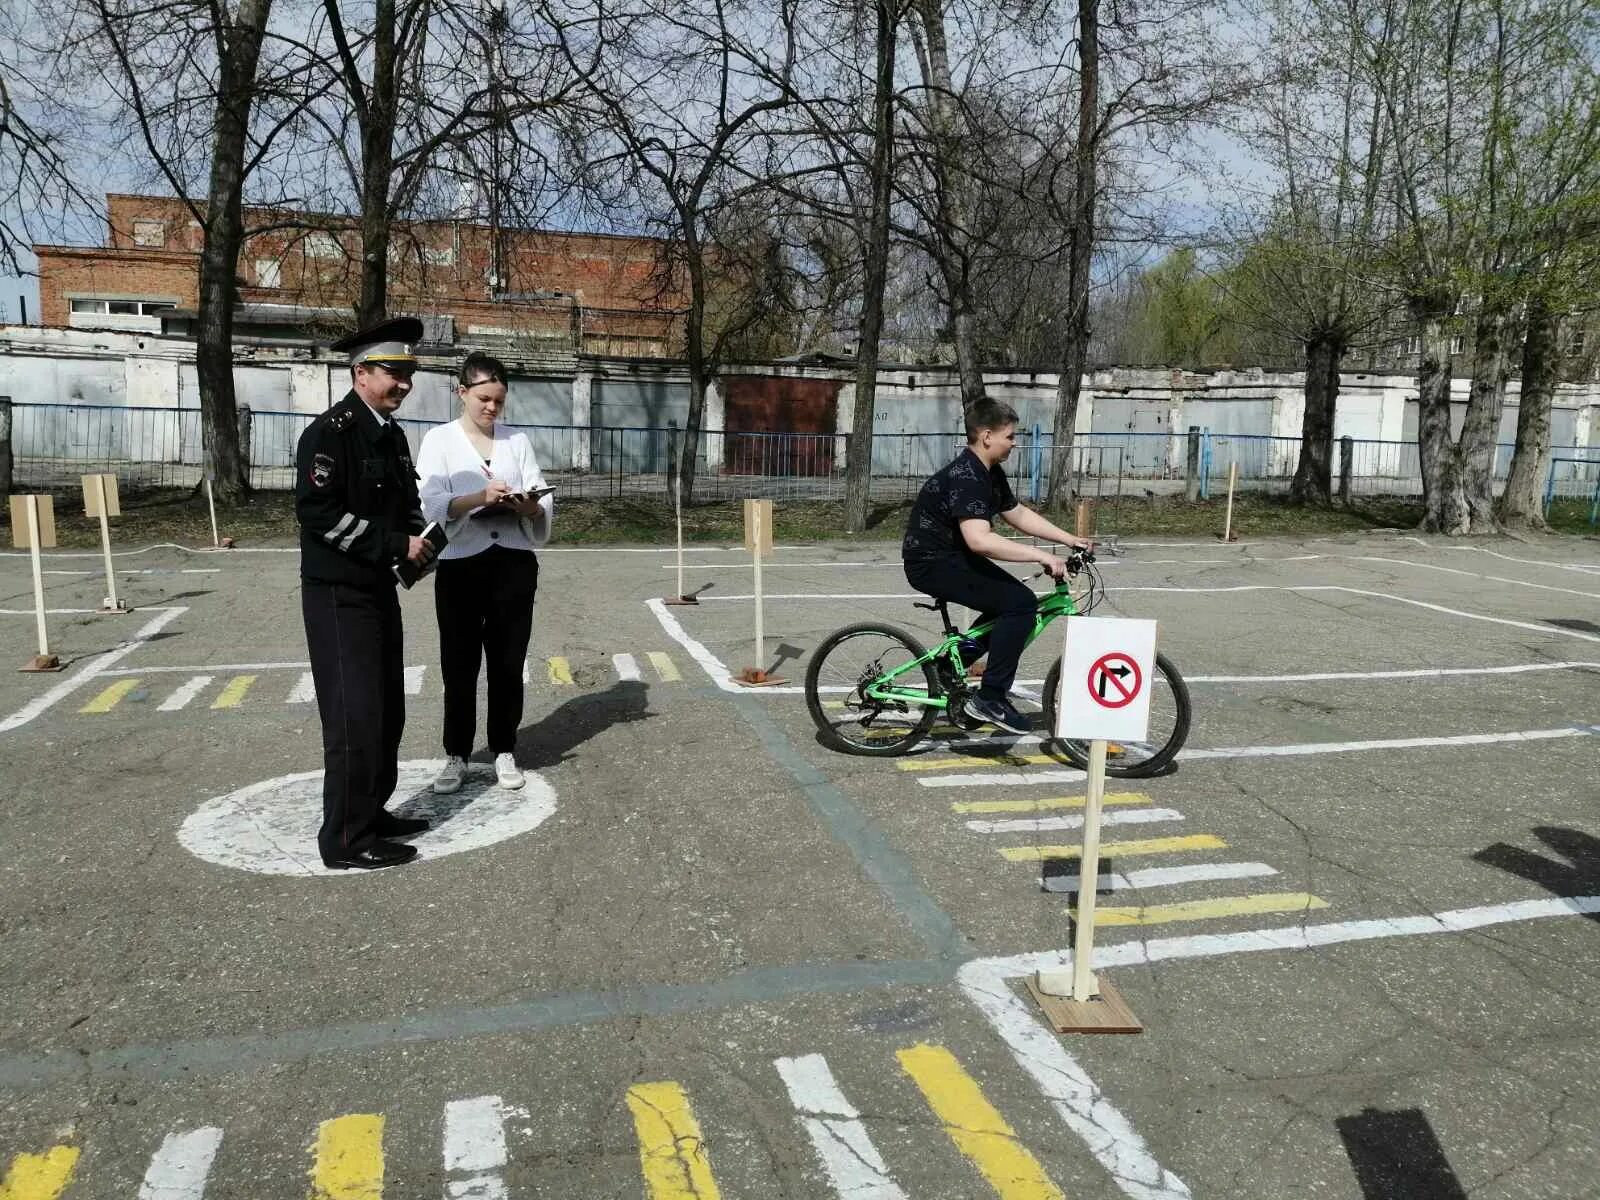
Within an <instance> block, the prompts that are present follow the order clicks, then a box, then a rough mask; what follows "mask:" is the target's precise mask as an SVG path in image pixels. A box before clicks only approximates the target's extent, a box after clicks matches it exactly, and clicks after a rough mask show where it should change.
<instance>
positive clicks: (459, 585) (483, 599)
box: [433, 546, 539, 758]
mask: <svg viewBox="0 0 1600 1200" xmlns="http://www.w3.org/2000/svg"><path fill="white" fill-rule="evenodd" d="M538 588H539V559H538V557H537V556H536V555H535V554H534V553H533V552H532V551H531V550H507V549H505V548H504V547H501V546H491V547H489V549H487V550H485V551H484V552H483V553H481V554H474V555H472V556H471V557H470V558H444V559H440V560H439V570H438V574H437V575H436V576H435V578H434V584H433V604H434V611H435V613H436V614H437V615H438V618H439V658H440V660H441V662H440V670H441V672H442V673H443V675H444V752H445V753H446V754H450V755H455V756H457V757H459V758H470V757H471V756H472V747H473V743H474V739H476V737H477V735H478V664H479V662H480V661H486V662H487V664H488V671H487V674H488V676H489V751H490V753H492V754H509V753H511V751H512V750H514V749H515V748H516V745H517V728H518V726H520V725H521V724H522V664H523V661H524V660H525V659H526V658H527V654H528V637H529V635H530V634H531V633H532V632H533V596H534V593H535V592H536V591H537V590H538Z"/></svg>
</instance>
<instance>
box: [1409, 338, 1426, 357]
mask: <svg viewBox="0 0 1600 1200" xmlns="http://www.w3.org/2000/svg"><path fill="white" fill-rule="evenodd" d="M1406 353H1407V354H1421V353H1422V339H1421V338H1420V337H1416V336H1412V337H1408V338H1407V339H1406Z"/></svg>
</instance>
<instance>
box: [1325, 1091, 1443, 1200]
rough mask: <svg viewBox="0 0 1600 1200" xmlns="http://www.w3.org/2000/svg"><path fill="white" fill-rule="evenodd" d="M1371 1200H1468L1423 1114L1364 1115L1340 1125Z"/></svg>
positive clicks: (1345, 1119)
mask: <svg viewBox="0 0 1600 1200" xmlns="http://www.w3.org/2000/svg"><path fill="white" fill-rule="evenodd" d="M1334 1125H1335V1126H1336V1127H1337V1128H1338V1130H1339V1136H1340V1137H1341V1138H1343V1139H1344V1152H1345V1153H1346V1154H1348V1155H1349V1156H1350V1165H1351V1166H1352V1167H1353V1168H1355V1173H1356V1182H1357V1183H1359V1184H1360V1185H1361V1194H1362V1196H1364V1197H1365V1198H1366V1200H1467V1192H1466V1189H1465V1188H1463V1187H1462V1186H1461V1181H1460V1180H1459V1179H1457V1178H1456V1173H1455V1171H1453V1170H1451V1168H1450V1161H1449V1159H1447V1158H1445V1155H1444V1147H1442V1146H1441V1145H1439V1139H1438V1137H1437V1136H1436V1135H1435V1134H1434V1132H1433V1126H1432V1125H1430V1124H1429V1123H1428V1118H1427V1117H1426V1116H1424V1115H1423V1113H1422V1110H1421V1109H1417V1108H1406V1109H1400V1110H1399V1111H1396V1112H1382V1111H1380V1110H1378V1109H1375V1108H1367V1109H1363V1110H1362V1111H1361V1112H1360V1114H1359V1115H1357V1116H1353V1117H1340V1118H1339V1119H1338V1120H1337V1121H1335V1122H1334Z"/></svg>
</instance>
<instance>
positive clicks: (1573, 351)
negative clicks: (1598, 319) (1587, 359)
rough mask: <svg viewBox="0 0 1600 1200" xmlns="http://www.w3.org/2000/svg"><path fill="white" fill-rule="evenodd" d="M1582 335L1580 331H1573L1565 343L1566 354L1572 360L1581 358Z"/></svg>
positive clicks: (1582, 332)
mask: <svg viewBox="0 0 1600 1200" xmlns="http://www.w3.org/2000/svg"><path fill="white" fill-rule="evenodd" d="M1583 335H1584V331H1583V330H1582V329H1574V330H1573V331H1572V337H1571V339H1570V340H1569V341H1568V342H1567V353H1568V354H1570V355H1571V356H1572V357H1573V358H1582V357H1583Z"/></svg>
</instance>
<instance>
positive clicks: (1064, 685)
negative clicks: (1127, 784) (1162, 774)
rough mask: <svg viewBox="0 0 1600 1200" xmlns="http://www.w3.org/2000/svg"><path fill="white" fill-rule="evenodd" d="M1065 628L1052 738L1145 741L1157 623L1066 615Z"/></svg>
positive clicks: (1153, 674)
mask: <svg viewBox="0 0 1600 1200" xmlns="http://www.w3.org/2000/svg"><path fill="white" fill-rule="evenodd" d="M1065 624H1066V627H1067V646H1066V650H1065V652H1064V653H1063V654H1062V656H1061V695H1060V696H1058V697H1057V698H1056V730H1055V732H1056V736H1057V737H1067V738H1072V739H1073V740H1074V741H1091V740H1093V739H1095V738H1104V739H1106V740H1107V741H1115V742H1139V741H1143V740H1144V738H1145V734H1146V730H1147V728H1148V726H1149V724H1150V689H1151V687H1152V686H1153V684H1154V680H1155V665H1156V623H1155V622H1154V621H1133V620H1127V619H1124V618H1122V617H1068V618H1067V620H1066V622H1065Z"/></svg>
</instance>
